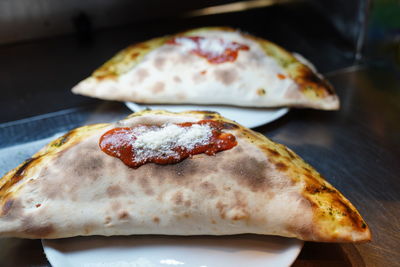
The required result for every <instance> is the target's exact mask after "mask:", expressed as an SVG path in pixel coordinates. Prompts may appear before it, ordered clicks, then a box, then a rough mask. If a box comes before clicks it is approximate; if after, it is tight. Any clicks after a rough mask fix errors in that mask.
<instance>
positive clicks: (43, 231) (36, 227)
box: [22, 218, 54, 238]
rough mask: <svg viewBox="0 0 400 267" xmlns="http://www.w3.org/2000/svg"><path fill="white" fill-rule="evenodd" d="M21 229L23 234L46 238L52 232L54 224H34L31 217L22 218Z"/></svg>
mask: <svg viewBox="0 0 400 267" xmlns="http://www.w3.org/2000/svg"><path fill="white" fill-rule="evenodd" d="M22 229H23V230H22V232H23V233H24V234H26V235H29V236H31V237H37V238H46V237H48V236H49V235H51V234H52V233H54V226H53V225H52V224H50V223H47V224H35V223H34V222H33V221H32V219H31V218H25V219H24V220H22Z"/></svg>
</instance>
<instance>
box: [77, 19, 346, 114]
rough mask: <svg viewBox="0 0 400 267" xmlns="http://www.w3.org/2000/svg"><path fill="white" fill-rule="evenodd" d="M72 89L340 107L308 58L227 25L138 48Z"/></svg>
mask: <svg viewBox="0 0 400 267" xmlns="http://www.w3.org/2000/svg"><path fill="white" fill-rule="evenodd" d="M72 91H73V92H74V93H76V94H82V95H86V96H91V97H97V98H101V99H108V100H119V101H133V102H139V103H164V104H183V103H186V104H187V103H192V104H223V105H234V106H248V107H279V106H291V107H310V108H316V109H325V110H335V109H338V108H339V99H338V97H337V95H336V94H335V92H334V89H333V88H332V86H331V85H330V84H329V83H328V82H327V81H326V80H325V79H324V78H323V77H322V76H321V75H320V74H318V73H317V72H316V71H315V70H314V68H313V67H312V66H311V65H309V64H304V60H302V59H300V60H299V59H298V57H295V56H294V55H293V54H291V53H289V52H288V51H286V50H284V49H283V48H281V47H279V46H278V45H276V44H274V43H272V42H269V41H267V40H264V39H261V38H257V37H255V36H252V35H250V34H246V33H242V32H240V31H238V30H235V29H231V28H223V27H209V28H199V29H194V30H189V31H186V32H182V33H178V34H175V35H169V36H164V37H160V38H155V39H152V40H149V41H146V42H142V43H138V44H134V45H131V46H129V47H128V48H126V49H124V50H122V51H121V52H119V53H118V54H117V55H115V56H114V57H113V58H112V59H111V60H109V61H108V62H106V63H105V64H104V65H103V66H101V67H100V68H99V69H97V70H96V71H95V72H94V73H93V74H92V75H91V76H90V77H89V78H87V79H85V80H83V81H82V82H80V83H79V84H78V85H76V86H75V87H74V88H73V89H72Z"/></svg>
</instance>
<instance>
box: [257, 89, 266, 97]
mask: <svg viewBox="0 0 400 267" xmlns="http://www.w3.org/2000/svg"><path fill="white" fill-rule="evenodd" d="M266 93H267V92H266V91H265V89H264V88H259V89H257V95H259V96H263V95H265V94H266Z"/></svg>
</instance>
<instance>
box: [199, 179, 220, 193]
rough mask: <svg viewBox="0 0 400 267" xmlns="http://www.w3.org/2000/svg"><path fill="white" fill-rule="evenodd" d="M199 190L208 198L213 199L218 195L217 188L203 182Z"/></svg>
mask: <svg viewBox="0 0 400 267" xmlns="http://www.w3.org/2000/svg"><path fill="white" fill-rule="evenodd" d="M200 189H201V190H202V191H203V192H204V194H205V195H206V196H208V197H213V196H215V195H216V194H217V193H218V190H217V187H216V186H215V185H214V184H213V183H211V182H207V181H206V182H203V183H201V184H200Z"/></svg>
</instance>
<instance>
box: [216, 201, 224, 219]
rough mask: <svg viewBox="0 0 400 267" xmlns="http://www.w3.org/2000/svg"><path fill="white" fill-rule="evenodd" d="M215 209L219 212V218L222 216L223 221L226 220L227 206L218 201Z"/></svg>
mask: <svg viewBox="0 0 400 267" xmlns="http://www.w3.org/2000/svg"><path fill="white" fill-rule="evenodd" d="M215 207H216V208H217V209H218V211H219V216H221V218H222V219H225V216H226V207H227V205H226V204H224V203H222V202H221V201H218V202H217V204H216V206H215Z"/></svg>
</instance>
